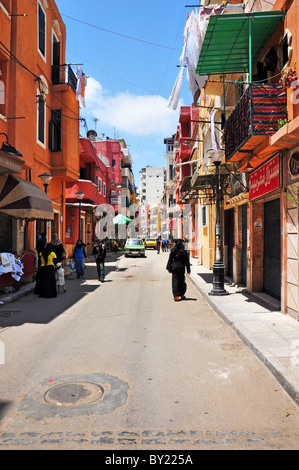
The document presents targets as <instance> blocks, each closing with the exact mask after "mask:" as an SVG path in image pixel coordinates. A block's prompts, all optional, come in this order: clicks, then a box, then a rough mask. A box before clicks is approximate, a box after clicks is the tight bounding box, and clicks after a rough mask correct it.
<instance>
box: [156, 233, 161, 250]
mask: <svg viewBox="0 0 299 470" xmlns="http://www.w3.org/2000/svg"><path fill="white" fill-rule="evenodd" d="M161 244H162V240H161V236H159V237H158V238H157V240H156V248H157V254H159V253H160V249H161Z"/></svg>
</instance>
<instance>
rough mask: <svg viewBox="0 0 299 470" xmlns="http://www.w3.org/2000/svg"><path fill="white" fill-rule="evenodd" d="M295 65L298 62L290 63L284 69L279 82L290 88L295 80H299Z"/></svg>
mask: <svg viewBox="0 0 299 470" xmlns="http://www.w3.org/2000/svg"><path fill="white" fill-rule="evenodd" d="M295 65H296V62H293V65H288V66H286V67H285V68H284V69H283V70H282V74H281V77H280V80H279V82H280V83H281V84H282V85H284V86H285V87H287V88H289V87H290V86H291V84H292V83H293V82H294V81H295V80H298V74H297V72H296V68H295Z"/></svg>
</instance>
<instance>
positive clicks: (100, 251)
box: [92, 240, 106, 282]
mask: <svg viewBox="0 0 299 470" xmlns="http://www.w3.org/2000/svg"><path fill="white" fill-rule="evenodd" d="M92 254H93V255H94V257H95V260H96V263H97V271H98V277H99V281H101V282H104V279H105V258H106V248H105V245H104V244H103V242H102V241H101V240H99V241H98V244H97V245H95V246H94V248H93V252H92Z"/></svg>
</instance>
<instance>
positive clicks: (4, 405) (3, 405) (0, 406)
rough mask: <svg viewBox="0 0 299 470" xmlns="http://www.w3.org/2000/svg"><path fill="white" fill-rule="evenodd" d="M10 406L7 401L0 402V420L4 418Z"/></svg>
mask: <svg viewBox="0 0 299 470" xmlns="http://www.w3.org/2000/svg"><path fill="white" fill-rule="evenodd" d="M11 405H12V403H11V402H8V401H0V420H1V419H2V418H3V417H4V415H5V413H6V410H7V409H8V408H9V407H10V406H11Z"/></svg>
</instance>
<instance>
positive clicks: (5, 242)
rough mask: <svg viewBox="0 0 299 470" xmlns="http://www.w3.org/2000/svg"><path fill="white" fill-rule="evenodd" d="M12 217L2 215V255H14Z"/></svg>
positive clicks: (0, 234) (0, 236)
mask: <svg viewBox="0 0 299 470" xmlns="http://www.w3.org/2000/svg"><path fill="white" fill-rule="evenodd" d="M12 235H13V233H12V217H11V216H10V215H7V214H0V253H1V252H4V253H12V252H13V246H12V245H13V243H12Z"/></svg>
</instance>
